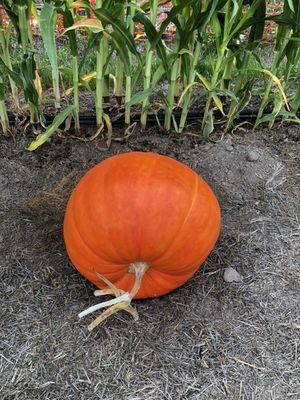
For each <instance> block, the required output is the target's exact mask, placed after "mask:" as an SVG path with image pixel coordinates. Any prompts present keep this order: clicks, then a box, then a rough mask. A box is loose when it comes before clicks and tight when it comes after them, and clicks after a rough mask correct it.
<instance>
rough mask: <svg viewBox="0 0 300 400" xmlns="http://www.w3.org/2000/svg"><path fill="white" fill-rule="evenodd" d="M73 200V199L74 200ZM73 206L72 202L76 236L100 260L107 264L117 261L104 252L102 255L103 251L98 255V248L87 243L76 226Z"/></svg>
mask: <svg viewBox="0 0 300 400" xmlns="http://www.w3.org/2000/svg"><path fill="white" fill-rule="evenodd" d="M74 202H75V201H74ZM75 208H76V204H74V207H72V213H73V218H74V227H75V229H76V231H77V233H78V236H79V237H80V239H81V241H82V242H83V243H84V244H85V245H86V247H87V248H88V249H89V250H90V251H91V252H92V253H94V254H95V255H97V256H98V258H100V259H102V260H104V261H105V262H107V263H108V264H114V263H116V262H117V263H119V261H117V258H116V259H109V258H108V257H107V255H106V254H104V257H103V255H102V254H103V253H102V254H101V255H100V254H99V248H98V249H97V250H96V249H92V248H91V247H90V246H89V245H88V243H87V242H86V240H85V238H84V237H83V235H82V234H81V233H80V232H79V229H78V228H77V224H76V217H75Z"/></svg>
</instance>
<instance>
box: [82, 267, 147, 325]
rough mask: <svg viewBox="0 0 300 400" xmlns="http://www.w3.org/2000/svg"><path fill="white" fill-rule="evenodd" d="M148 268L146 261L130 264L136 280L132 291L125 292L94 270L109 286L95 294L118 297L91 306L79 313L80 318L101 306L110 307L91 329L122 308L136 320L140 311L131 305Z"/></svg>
mask: <svg viewBox="0 0 300 400" xmlns="http://www.w3.org/2000/svg"><path fill="white" fill-rule="evenodd" d="M148 268H149V265H148V264H147V263H145V262H136V263H132V264H130V265H129V268H128V271H129V272H130V273H132V274H135V282H134V285H133V287H132V289H131V291H130V292H124V291H123V290H121V289H118V288H117V287H116V286H115V285H114V284H113V283H112V282H110V281H109V280H108V279H107V278H105V277H104V276H102V275H100V274H99V273H97V271H94V272H95V274H96V275H97V276H98V277H99V278H100V279H101V280H102V281H104V282H105V283H106V284H107V286H108V288H107V289H104V290H96V291H95V292H94V294H95V296H102V295H104V294H113V295H115V296H116V298H115V299H112V300H108V301H105V302H102V303H99V304H95V305H94V306H92V307H89V308H88V309H86V310H84V311H82V312H81V313H80V314H78V316H79V318H82V317H84V316H86V315H88V314H91V313H92V312H94V311H97V310H99V309H101V308H104V307H109V308H108V309H106V310H105V311H104V312H103V313H102V314H100V315H99V317H97V318H96V319H95V320H94V321H93V322H92V323H91V324H90V325H89V327H88V329H89V330H90V331H91V330H93V329H94V328H95V327H96V326H98V325H99V324H100V323H101V322H103V321H104V320H105V319H106V318H108V317H109V316H111V315H113V314H115V313H116V312H118V311H120V310H124V311H127V312H128V313H130V314H131V315H132V316H133V318H134V319H135V320H137V319H138V313H137V311H136V310H135V308H134V307H132V306H131V304H130V303H131V301H132V299H133V298H134V297H135V295H136V294H137V293H138V291H139V289H140V287H141V284H142V280H143V276H144V274H145V272H146V271H147V269H148Z"/></svg>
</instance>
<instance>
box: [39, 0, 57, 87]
mask: <svg viewBox="0 0 300 400" xmlns="http://www.w3.org/2000/svg"><path fill="white" fill-rule="evenodd" d="M56 19H57V13H56V9H55V7H54V6H53V5H52V4H50V3H45V4H44V6H43V8H42V11H41V16H40V27H41V35H42V39H43V42H44V46H45V49H46V52H47V55H48V57H49V60H50V64H51V67H52V74H53V77H54V79H55V80H56V81H58V62H57V51H56V43H55V31H54V27H55V25H56Z"/></svg>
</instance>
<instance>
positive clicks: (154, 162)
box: [103, 157, 157, 264]
mask: <svg viewBox="0 0 300 400" xmlns="http://www.w3.org/2000/svg"><path fill="white" fill-rule="evenodd" d="M156 164H157V157H154V158H153V159H152V160H151V163H150V165H149V164H148V167H147V174H148V175H149V176H151V171H152V170H153V169H154V166H155V165H156ZM107 175H108V174H106V178H107ZM107 184H108V183H106V185H105V188H106V187H107ZM103 192H104V195H105V193H106V190H104V191H103ZM104 204H105V202H104ZM112 233H113V232H109V233H108V236H109V238H110V243H111V245H112V247H113V248H114V250H115V253H116V254H117V255H118V256H119V257H120V258H122V256H123V255H121V254H119V252H118V251H120V250H117V249H116V247H115V244H114V238H112V237H111V235H112ZM137 252H138V254H139V255H140V254H141V249H140V248H138V250H137ZM141 258H142V257H139V258H138V259H137V260H130V259H128V261H127V263H128V264H130V263H131V262H138V261H142V262H148V260H142V259H141Z"/></svg>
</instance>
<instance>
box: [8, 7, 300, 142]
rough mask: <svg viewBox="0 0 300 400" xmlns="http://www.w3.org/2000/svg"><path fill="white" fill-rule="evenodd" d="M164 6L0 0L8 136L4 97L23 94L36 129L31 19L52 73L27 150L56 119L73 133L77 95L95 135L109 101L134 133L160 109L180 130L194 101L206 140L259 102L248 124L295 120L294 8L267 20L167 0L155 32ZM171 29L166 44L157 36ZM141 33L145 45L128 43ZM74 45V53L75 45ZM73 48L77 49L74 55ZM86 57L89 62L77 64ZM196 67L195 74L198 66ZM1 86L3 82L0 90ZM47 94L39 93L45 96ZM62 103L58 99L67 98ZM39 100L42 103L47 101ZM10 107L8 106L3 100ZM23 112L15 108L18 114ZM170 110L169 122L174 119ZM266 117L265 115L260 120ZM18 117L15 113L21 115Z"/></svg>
mask: <svg viewBox="0 0 300 400" xmlns="http://www.w3.org/2000/svg"><path fill="white" fill-rule="evenodd" d="M164 3H167V2H166V1H158V0H150V1H142V2H141V1H136V0H132V1H130V2H129V1H122V2H120V1H114V0H106V1H105V0H97V1H96V2H95V5H93V4H91V3H90V2H88V1H85V0H82V1H72V0H57V1H49V2H41V10H40V11H39V10H37V8H36V4H35V2H32V1H26V0H18V1H14V2H12V1H10V0H0V5H2V7H3V9H4V10H5V13H6V16H7V18H9V21H10V22H9V24H4V22H3V19H2V17H1V15H2V14H1V13H0V72H1V76H0V120H1V126H2V129H3V131H4V133H5V134H8V132H9V129H10V126H9V118H8V113H7V104H8V99H9V100H10V101H12V102H13V104H14V107H15V109H16V110H18V109H19V105H20V96H24V98H25V100H26V103H27V105H28V113H29V115H30V122H31V123H32V124H39V123H41V124H43V122H44V118H43V107H42V104H43V102H45V98H43V96H44V95H43V93H45V92H44V91H43V90H42V88H43V85H44V82H43V81H42V80H41V79H40V74H39V57H40V53H38V52H37V51H36V48H35V47H36V44H35V41H34V38H33V33H32V26H31V24H30V16H31V15H34V17H35V20H36V21H37V26H38V29H39V31H40V35H41V38H42V40H43V45H44V49H45V52H46V54H47V57H48V61H49V66H51V71H52V97H53V103H54V106H55V108H56V109H57V115H56V117H55V118H54V121H53V123H52V124H51V125H50V126H48V127H47V128H46V131H45V132H44V133H43V134H41V135H39V137H38V138H37V140H36V141H35V142H33V143H32V145H31V146H30V149H35V148H37V147H38V146H40V145H41V144H42V143H44V142H45V141H46V140H47V139H48V138H49V137H50V135H51V134H53V133H54V132H55V130H56V129H57V128H58V127H59V126H60V125H61V124H62V123H63V122H64V121H65V120H66V119H68V120H69V119H70V118H71V117H72V118H73V119H74V123H75V130H76V132H77V133H79V132H80V108H81V104H80V92H81V91H88V92H90V95H91V96H92V97H93V99H94V105H95V113H96V121H97V126H98V132H101V131H102V130H103V129H104V128H105V127H107V128H108V130H109V131H111V118H110V114H109V113H108V112H106V107H105V104H106V103H107V102H109V101H110V99H112V98H114V99H115V100H116V104H117V105H118V108H119V110H120V112H122V113H123V114H124V119H125V124H126V125H130V124H131V122H132V113H133V111H134V112H136V111H137V109H138V110H139V111H140V123H141V127H142V128H145V127H146V125H147V119H148V116H149V114H150V113H151V115H152V116H153V115H154V116H157V113H158V112H159V111H160V112H161V110H163V115H164V117H163V118H164V119H163V122H161V120H160V119H158V118H157V121H158V123H159V124H163V127H164V128H165V129H166V130H170V129H172V128H173V129H175V130H176V131H177V132H182V131H183V129H184V127H185V126H186V123H187V117H188V113H189V111H190V110H191V108H193V109H194V110H195V104H199V101H200V104H203V109H202V110H199V117H200V114H201V119H202V126H201V129H202V133H203V135H204V136H206V137H208V136H209V135H210V134H211V132H212V131H213V130H214V127H215V125H216V124H217V123H223V124H224V125H225V129H226V130H228V129H230V128H231V127H232V125H233V124H234V122H235V120H236V119H237V118H238V116H239V115H240V114H241V113H242V112H243V110H244V109H245V107H247V106H248V104H249V103H250V102H251V101H253V99H255V102H256V103H257V101H258V102H259V109H258V112H257V118H256V124H260V123H263V122H268V123H269V124H270V126H272V124H273V123H274V121H275V119H276V118H282V119H286V120H295V121H298V118H297V112H298V110H299V107H300V85H299V81H300V79H299V78H300V68H299V67H300V66H299V61H300V4H299V2H298V1H297V0H285V1H284V3H283V7H282V12H280V13H278V14H275V15H267V12H266V11H267V10H266V2H265V0H202V1H199V0H176V1H172V2H171V8H170V9H169V12H168V13H167V17H166V19H165V20H164V21H163V22H162V23H161V25H160V27H157V24H156V22H157V18H158V13H159V6H161V5H163V4H164ZM59 19H60V20H62V23H63V29H64V30H63V32H62V35H63V37H64V38H66V40H65V41H63V42H62V41H60V43H63V44H64V45H65V46H68V57H69V59H68V60H67V62H68V63H69V64H70V65H71V66H72V68H71V69H70V70H71V75H72V83H71V86H69V87H66V82H65V81H64V78H63V74H62V65H60V62H59V57H58V38H57V36H56V30H57V29H56V28H57V24H58V20H59ZM270 21H273V23H274V24H275V25H276V33H275V38H274V40H275V41H274V52H273V54H272V60H271V62H270V63H268V62H266V60H264V57H262V53H263V45H262V43H263V39H264V32H265V27H266V25H267V24H269V22H270ZM170 25H172V26H173V25H175V26H176V31H175V34H174V39H173V41H172V42H167V43H166V42H164V40H163V38H164V33H165V32H166V31H167V30H168V28H169V27H170ZM137 26H139V27H140V26H143V31H144V32H145V35H146V38H147V41H146V42H145V43H144V44H140V43H138V42H137V41H136V40H135V39H136V38H135V32H136V30H137V29H136V28H137ZM82 41H83V46H82ZM15 42H17V47H18V51H19V53H20V56H21V57H20V60H19V62H18V63H17V65H16V63H15V62H13V61H12V59H11V58H12V47H13V46H12V43H15ZM82 47H83V51H82V50H80V48H82ZM91 54H95V65H94V68H93V69H92V70H90V69H89V68H90V64H88V63H87V60H88V58H89V57H90V55H91ZM204 65H205V66H206V68H204V67H203V66H204ZM8 82H9V84H8ZM47 93H49V92H47ZM70 93H72V95H73V97H72V99H73V100H71V101H70V98H69V99H68V104H69V105H67V106H65V104H66V102H65V101H62V99H65V97H66V96H67V94H68V95H69V96H70ZM47 100H49V99H47ZM9 104H11V103H9ZM23 110H24V108H23ZM174 110H176V118H175V114H174ZM266 110H267V111H268V112H267V113H266ZM23 112H24V111H23Z"/></svg>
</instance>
